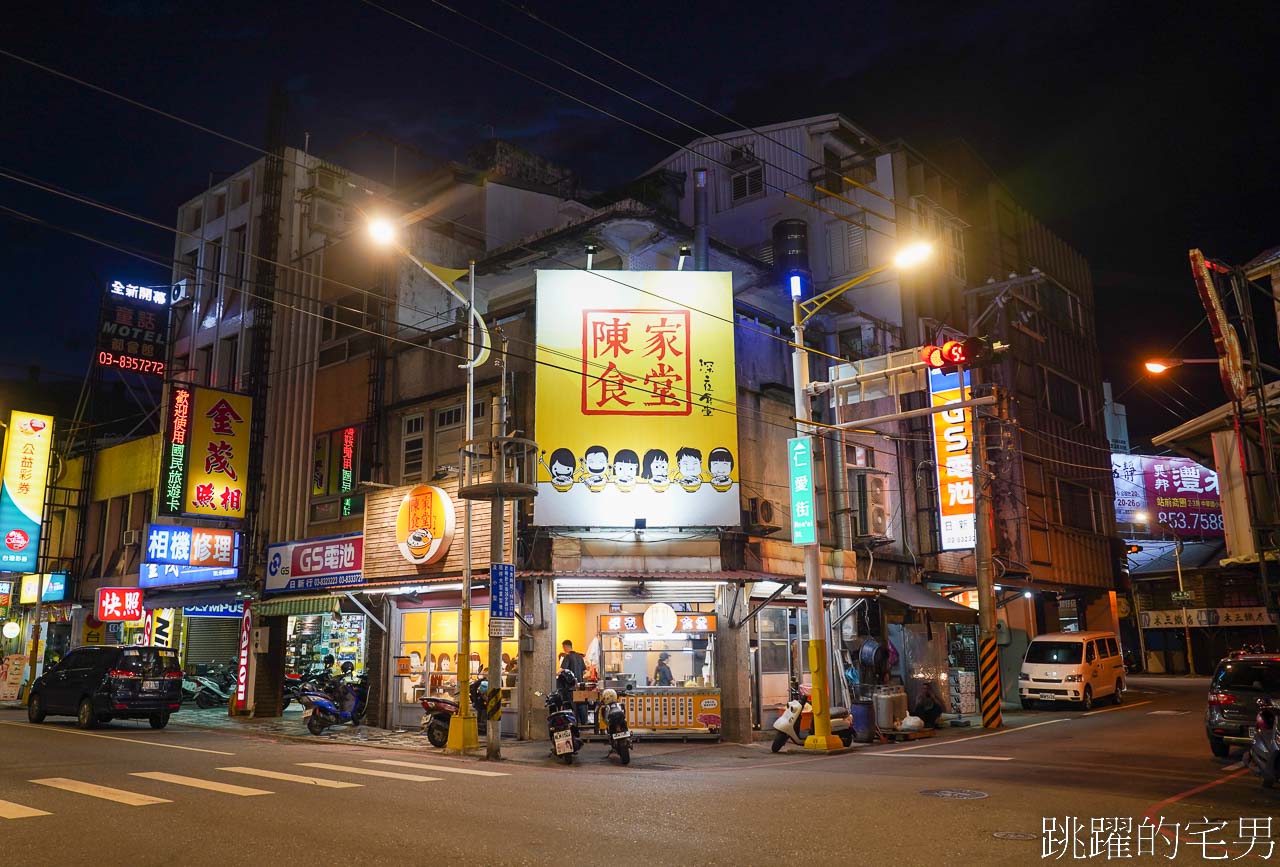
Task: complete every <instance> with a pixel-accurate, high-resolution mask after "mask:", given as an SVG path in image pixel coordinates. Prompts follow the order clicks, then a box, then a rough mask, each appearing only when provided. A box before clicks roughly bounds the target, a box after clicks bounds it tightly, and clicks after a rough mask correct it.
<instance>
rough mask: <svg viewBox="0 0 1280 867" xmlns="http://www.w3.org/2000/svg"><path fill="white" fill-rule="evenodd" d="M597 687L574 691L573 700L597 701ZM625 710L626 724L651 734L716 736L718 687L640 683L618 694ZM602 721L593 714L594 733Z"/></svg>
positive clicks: (718, 703) (638, 732) (638, 731)
mask: <svg viewBox="0 0 1280 867" xmlns="http://www.w3.org/2000/svg"><path fill="white" fill-rule="evenodd" d="M599 697H600V693H599V690H577V691H575V692H574V695H573V698H574V701H584V702H589V703H591V704H592V705H594V704H595V702H597V701H599ZM619 698H620V700H621V701H622V706H623V707H624V708H625V709H626V711H627V725H628V726H629V727H630V728H631V730H632V731H634V732H636V733H637V734H639V735H645V736H651V737H674V738H690V737H693V738H696V737H719V733H720V690H719V689H717V688H715V687H709V686H697V687H679V686H642V687H638V688H636V689H634V690H632V691H631V692H629V693H627V694H626V695H622V696H619ZM603 731H604V721H603V720H601V719H600V717H599V715H598V714H597V715H596V733H597V734H600V733H603Z"/></svg>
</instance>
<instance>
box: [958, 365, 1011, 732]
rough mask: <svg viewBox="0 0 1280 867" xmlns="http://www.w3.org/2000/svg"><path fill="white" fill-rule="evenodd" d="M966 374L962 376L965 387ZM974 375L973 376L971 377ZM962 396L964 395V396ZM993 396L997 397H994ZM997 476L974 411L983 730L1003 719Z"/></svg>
mask: <svg viewBox="0 0 1280 867" xmlns="http://www.w3.org/2000/svg"><path fill="white" fill-rule="evenodd" d="M963 375H964V374H963V372H962V373H961V377H962V382H961V384H962V385H963ZM971 375H972V374H971ZM962 394H963V392H962ZM993 396H994V395H993ZM996 407H997V413H998V414H999V415H1000V417H1001V418H1003V416H1004V412H1003V410H1004V403H1003V401H1001V400H999V398H998V397H997V400H996ZM994 478H995V475H994V474H993V473H991V472H989V471H988V469H987V426H986V416H984V415H983V414H982V413H981V412H978V411H977V409H976V408H975V409H974V410H973V512H974V514H973V527H974V549H973V557H974V582H975V584H976V585H977V590H978V708H979V710H980V711H981V712H982V727H983V728H988V729H995V728H1000V727H1001V726H1003V725H1004V717H1003V714H1002V712H1001V708H1000V701H1001V692H1002V690H1001V688H1000V652H999V645H998V643H997V641H996V634H997V630H996V584H995V561H994V560H993V559H992V558H993V556H994V551H993V548H994V546H993V545H992V540H991V536H992V508H991V491H990V490H988V488H987V486H988V485H989V484H991V483H992V482H993V481H994Z"/></svg>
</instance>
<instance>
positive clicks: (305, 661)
mask: <svg viewBox="0 0 1280 867" xmlns="http://www.w3.org/2000/svg"><path fill="white" fill-rule="evenodd" d="M367 634H368V627H367V624H366V622H365V616H364V615H363V614H311V615H302V616H298V617H290V618H289V623H288V626H287V628H286V631H285V671H287V672H289V673H292V674H309V673H311V672H314V671H319V670H321V669H323V668H324V658H325V657H326V656H333V658H334V660H335V663H334V667H335V668H337V667H340V666H341V665H342V663H344V662H350V663H351V664H352V665H353V666H355V674H357V675H359V674H362V673H363V672H364V669H365V665H367V659H366V637H367Z"/></svg>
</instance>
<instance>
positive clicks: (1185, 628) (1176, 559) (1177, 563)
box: [1133, 512, 1196, 674]
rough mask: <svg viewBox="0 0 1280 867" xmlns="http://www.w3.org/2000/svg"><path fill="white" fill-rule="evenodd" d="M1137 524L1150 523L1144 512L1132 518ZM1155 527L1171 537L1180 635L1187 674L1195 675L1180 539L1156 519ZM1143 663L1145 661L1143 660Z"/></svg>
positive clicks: (1140, 629) (1176, 533)
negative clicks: (1176, 574)
mask: <svg viewBox="0 0 1280 867" xmlns="http://www.w3.org/2000/svg"><path fill="white" fill-rule="evenodd" d="M1133 517H1134V518H1135V519H1137V521H1138V523H1139V524H1147V523H1150V522H1151V517H1150V516H1149V515H1148V514H1147V513H1146V512H1138V513H1136V514H1135V515H1134V516H1133ZM1154 523H1155V525H1156V526H1157V527H1159V528H1160V529H1162V530H1167V531H1168V533H1169V535H1171V536H1173V564H1174V568H1175V569H1177V572H1178V604H1179V605H1180V606H1182V635H1183V639H1184V640H1185V641H1186V643H1187V673H1188V674H1195V673H1196V666H1195V661H1194V657H1193V656H1192V654H1191V624H1190V623H1189V622H1188V621H1187V603H1186V601H1185V600H1186V592H1187V591H1186V590H1184V589H1183V586H1182V539H1181V538H1179V537H1178V532H1177V531H1176V530H1174V529H1173V528H1172V527H1170V526H1169V525H1168V524H1166V523H1165V522H1164V521H1161V520H1159V519H1156V521H1155V522H1154ZM1138 633H1139V635H1141V633H1142V624H1141V623H1139V624H1138ZM1144 662H1145V660H1144Z"/></svg>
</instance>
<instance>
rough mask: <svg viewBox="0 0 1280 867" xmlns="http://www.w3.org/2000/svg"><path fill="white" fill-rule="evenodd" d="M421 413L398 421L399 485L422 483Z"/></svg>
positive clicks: (422, 436) (422, 418) (423, 421)
mask: <svg viewBox="0 0 1280 867" xmlns="http://www.w3.org/2000/svg"><path fill="white" fill-rule="evenodd" d="M424 426H425V418H424V416H423V415H422V413H415V414H414V415H407V416H405V417H404V418H402V419H401V420H400V484H402V485H411V484H415V483H417V482H420V481H422V457H423V449H424V448H425V446H426V440H425V439H424V431H423V428H424Z"/></svg>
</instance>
